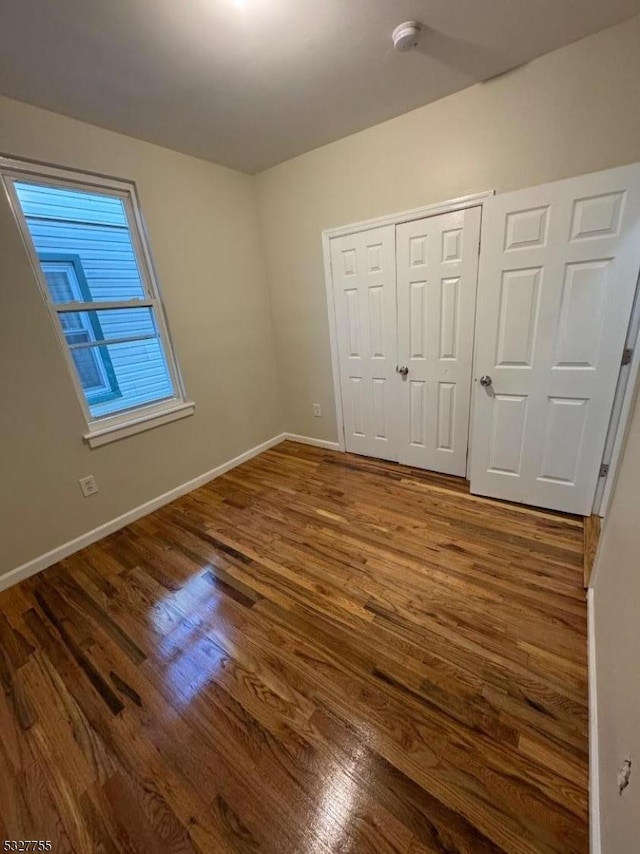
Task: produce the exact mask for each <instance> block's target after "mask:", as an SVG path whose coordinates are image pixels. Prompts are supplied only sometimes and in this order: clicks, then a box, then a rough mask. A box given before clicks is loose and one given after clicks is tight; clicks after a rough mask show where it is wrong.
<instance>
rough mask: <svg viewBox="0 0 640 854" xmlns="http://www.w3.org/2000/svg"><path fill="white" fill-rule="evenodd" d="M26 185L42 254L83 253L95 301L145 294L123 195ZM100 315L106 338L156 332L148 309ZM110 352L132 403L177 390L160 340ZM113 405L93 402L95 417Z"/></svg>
mask: <svg viewBox="0 0 640 854" xmlns="http://www.w3.org/2000/svg"><path fill="white" fill-rule="evenodd" d="M21 187H22V188H23V189H21V191H20V200H21V204H22V207H23V210H24V213H25V216H26V218H27V222H28V225H29V230H30V232H31V236H32V238H33V242H34V245H35V247H36V251H37V252H38V254H42V255H46V256H50V255H51V254H52V253H55V254H60V255H65V254H68V255H70V256H76V257H79V258H80V261H81V264H82V269H83V271H84V275H85V278H86V281H87V284H88V287H89V290H90V293H91V299H92V300H94V301H98V300H100V301H110V300H129V299H134V298H144V289H143V287H142V283H141V281H140V275H139V273H138V265H137V261H136V256H135V253H134V250H133V247H132V245H131V239H130V236H129V231H128V227H127V221H126V217H125V213H124V208H123V206H122V204H121V203H120V201H119V200H118V199H112V198H107V197H98V198H97V197H96V196H95V195H94V194H84V193H81V192H74V191H70V190H61V189H58V188H56V189H55V191H53V192H52V191H51V190H50V189H49V188H46V187H35V186H32V185H31V186H29V185H26V184H23V185H21ZM97 316H98V319H99V321H100V325H101V327H102V331H103V333H104V337H105V338H106V339H110V338H120V337H123V336H129V335H137V334H149V333H153V331H154V328H153V324H152V321H151V313H150V311H149V310H147V309H136V310H132V309H125V310H120V311H118V310H113V311H100V312H97ZM109 355H110V358H111V362H112V365H113V369H114V371H115V374H116V376H117V380H118V386H119V389H120V392H121V396H122V399H124V400H125V401H126V405H127V406H139V405H141V404H143V403H146V402H148V401H150V400H154V399H158V398H161V397H169V396H171V395H172V394H173V388H172V385H171V381H170V379H169V374H168V370H167V366H166V363H165V359H164V356H163V353H162V348H161V346H160V344H159V342H158V341H157V340H156V339H150V340H147V341H138V342H135V343H127V344H117V345H112V346H110V347H109ZM121 403H122V400H121ZM121 403H120V405H121ZM112 409H113V405H112V404H109V403H104V404H94V405H92V406H91V410H92V413H93V415H95V416H100V415H103V414H107V413H108V412H110V411H112Z"/></svg>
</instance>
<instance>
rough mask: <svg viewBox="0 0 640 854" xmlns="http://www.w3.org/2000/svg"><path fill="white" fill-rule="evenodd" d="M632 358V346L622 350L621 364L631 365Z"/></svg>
mask: <svg viewBox="0 0 640 854" xmlns="http://www.w3.org/2000/svg"><path fill="white" fill-rule="evenodd" d="M631 359H633V350H632V348H631V347H626V348H625V349H624V350H623V351H622V361H621V362H620V364H621V365H630V364H631Z"/></svg>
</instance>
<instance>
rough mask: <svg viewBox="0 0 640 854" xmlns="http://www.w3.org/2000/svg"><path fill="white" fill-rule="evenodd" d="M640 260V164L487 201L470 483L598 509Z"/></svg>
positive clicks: (506, 494)
mask: <svg viewBox="0 0 640 854" xmlns="http://www.w3.org/2000/svg"><path fill="white" fill-rule="evenodd" d="M639 267H640V165H633V166H626V167H622V168H619V169H611V170H608V171H606V172H599V173H595V174H592V175H585V176H581V177H578V178H572V179H569V180H566V181H558V182H556V183H553V184H546V185H543V186H540V187H532V188H530V189H526V190H520V191H517V192H514V193H506V194H504V195H498V196H495V197H494V198H492V199H489V200H488V202H487V204H486V205H485V210H484V214H483V226H482V250H481V255H480V274H479V289H478V316H477V325H476V361H475V380H476V382H475V388H474V397H475V399H474V421H473V441H472V452H471V490H472V492H474V493H477V494H480V495H490V496H494V497H497V498H505V499H509V500H511V501H519V502H523V503H525V504H533V505H538V506H541V507H549V508H554V509H557V510H565V511H568V512H573V513H579V514H583V515H588V514H590V513H591V507H592V502H593V496H594V492H595V487H596V483H597V479H598V474H599V467H600V461H601V458H602V452H603V447H604V441H605V437H606V431H607V424H608V421H609V415H610V411H611V406H612V402H613V397H614V393H615V388H616V379H617V376H618V372H619V369H620V360H621V356H622V351H623V347H624V341H625V335H626V331H627V325H628V322H629V317H630V313H631V307H632V303H633V297H634V292H635V288H636V282H637V278H638V269H639ZM481 375H486V376H487V377H491V380H492V382H491V385H488V386H487V387H483V386H481V385H480V382H479V379H480V376H481Z"/></svg>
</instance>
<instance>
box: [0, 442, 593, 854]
mask: <svg viewBox="0 0 640 854" xmlns="http://www.w3.org/2000/svg"><path fill="white" fill-rule="evenodd" d="M583 565H584V531H583V523H582V520H581V519H579V518H577V517H572V516H563V515H562V514H558V513H553V512H549V511H544V510H538V509H534V508H525V507H523V506H513V505H510V504H507V503H504V502H498V501H490V500H485V499H482V498H479V497H478V496H474V495H471V494H470V493H469V489H468V484H467V483H466V482H464V481H462V480H460V479H457V478H450V477H447V476H445V475H437V474H431V473H427V472H420V471H416V470H413V469H409V468H406V467H403V466H398V465H394V464H391V463H386V462H382V461H379V460H371V459H365V458H358V457H355V456H352V455H344V454H339V453H336V452H333V451H326V450H322V449H318V448H314V447H310V446H307V445H300V444H295V443H293V442H285V443H283V444H281V445H278V446H277V447H275V448H272V449H271V450H269V451H267V452H265V453H264V454H262V455H260V456H259V457H256V458H255V459H253V460H251V461H249V462H247V463H245V464H243V465H242V466H240V467H238V468H236V469H234V470H233V471H231V472H228V473H227V474H226V475H224V476H222V477H220V478H218V479H217V480H215V481H212V482H211V483H209V484H207V485H205V486H203V487H202V488H200V489H198V490H196V491H195V492H192V493H190V494H189V495H186V496H184V497H182V498H180V499H178V500H177V501H175V502H173V503H172V504H170V505H167V506H166V507H163V508H161V509H160V510H157V511H156V512H155V513H153V514H151V515H150V516H147V517H145V518H143V519H140V520H139V521H137V522H135V523H133V524H132V525H130V526H128V527H127V528H125V529H123V530H122V531H118V532H117V533H115V534H112V535H111V536H109V537H107V538H106V539H104V540H102V541H101V542H99V543H96V544H94V545H92V546H90V547H89V548H87V549H85V550H84V551H82V552H79V553H77V554H75V555H72V556H71V557H69V558H67V559H65V560H64V561H62V562H61V563H59V564H57V565H55V566H53V567H50V568H49V569H47V570H45V571H44V572H42V573H40V574H39V575H37V576H35V577H33V578H31V579H29V580H27V581H25V582H23V583H22V584H20V585H18V586H17V587H14V588H12V589H10V590H7V591H5V592H3V593H1V594H0V683H1V684H2V691H1V692H0V833H1V834H3V838H7V839H50V840H51V841H52V843H53V850H54V851H55V852H76V854H84V852H87V854H93V852H105V853H106V854H116V852H137V854H151V852H154V854H155V852H165V851H166V852H199V854H210V852H211V854H219V852H222V854H224V852H266V853H267V854H289V853H290V854H302V852H304V854H307V852H313V854H315V852H327V854H335V852H340V854H347V852H349V854H351V852H354V854H355V853H356V852H358V853H359V852H376V854H379V852H389V853H390V854H391V852H395V854H586V852H587V851H588V789H587V785H588V742H587V733H588V713H587V661H586V646H587V645H586V603H585V598H584V590H583V588H582V581H583V575H582V574H583Z"/></svg>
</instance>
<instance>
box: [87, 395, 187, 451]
mask: <svg viewBox="0 0 640 854" xmlns="http://www.w3.org/2000/svg"><path fill="white" fill-rule="evenodd" d="M195 406H196V405H195V403H192V402H189V401H188V402H186V403H178V404H176V405H175V406H174V407H172V408H171V409H165V411H164V412H155V413H148V414H147V415H140V416H138V417H137V418H135V417H134V418H132V419H131V420H130V421H127V422H125V423H124V424H122V423H121V424H113V425H112V426H111V427H102V428H97V429H96V430H90V431H89V432H88V433H85V435H84V439H85V441H86V442H87V443H88V444H89V446H90V447H92V448H99V447H100V446H101V445H107V444H109V442H117V441H118V440H119V439H125V438H126V437H127V436H135V434H136V433H142V432H143V431H145V430H153V428H154V427H160V426H161V425H162V424H170V423H171V421H178V420H179V419H180V418H187V417H188V416H189V415H193V412H194V410H195Z"/></svg>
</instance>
